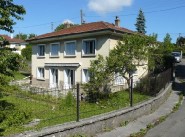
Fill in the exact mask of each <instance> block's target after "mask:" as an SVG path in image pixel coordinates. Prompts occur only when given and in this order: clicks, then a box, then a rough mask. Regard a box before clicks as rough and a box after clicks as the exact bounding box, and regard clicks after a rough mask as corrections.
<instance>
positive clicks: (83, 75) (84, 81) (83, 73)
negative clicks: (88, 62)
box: [82, 68, 90, 83]
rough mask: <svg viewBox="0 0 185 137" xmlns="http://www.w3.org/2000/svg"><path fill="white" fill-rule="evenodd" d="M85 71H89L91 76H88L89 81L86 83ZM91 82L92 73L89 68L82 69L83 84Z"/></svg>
mask: <svg viewBox="0 0 185 137" xmlns="http://www.w3.org/2000/svg"><path fill="white" fill-rule="evenodd" d="M84 70H87V72H88V74H89V76H88V81H86V75H85V72H84ZM84 78H85V79H84ZM89 81H90V72H89V70H88V68H83V69H82V83H88V82H89Z"/></svg>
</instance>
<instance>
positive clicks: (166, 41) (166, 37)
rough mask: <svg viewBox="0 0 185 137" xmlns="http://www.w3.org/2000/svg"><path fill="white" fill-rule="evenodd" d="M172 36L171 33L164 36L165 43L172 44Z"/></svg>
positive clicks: (166, 44)
mask: <svg viewBox="0 0 185 137" xmlns="http://www.w3.org/2000/svg"><path fill="white" fill-rule="evenodd" d="M171 40H172V38H171V36H170V34H169V33H166V36H165V37H164V40H163V43H164V45H165V46H170V45H171V44H172V43H171Z"/></svg>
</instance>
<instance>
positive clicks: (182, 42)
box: [176, 36, 185, 47]
mask: <svg viewBox="0 0 185 137" xmlns="http://www.w3.org/2000/svg"><path fill="white" fill-rule="evenodd" d="M176 44H177V46H180V47H182V46H185V37H182V36H180V37H178V38H177V41H176Z"/></svg>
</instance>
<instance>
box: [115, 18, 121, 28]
mask: <svg viewBox="0 0 185 137" xmlns="http://www.w3.org/2000/svg"><path fill="white" fill-rule="evenodd" d="M115 26H117V27H120V19H119V17H118V16H116V19H115Z"/></svg>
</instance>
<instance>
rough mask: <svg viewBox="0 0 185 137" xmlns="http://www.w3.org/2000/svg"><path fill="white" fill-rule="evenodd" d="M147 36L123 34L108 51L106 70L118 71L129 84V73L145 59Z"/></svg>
mask: <svg viewBox="0 0 185 137" xmlns="http://www.w3.org/2000/svg"><path fill="white" fill-rule="evenodd" d="M147 45H148V41H147V37H146V36H141V35H139V34H133V35H127V34H125V35H124V36H123V38H122V40H120V41H118V43H117V45H116V47H115V48H114V49H113V50H111V51H110V54H109V57H107V64H108V70H109V71H110V72H111V73H112V75H113V74H114V73H119V75H121V76H122V77H123V78H125V79H126V81H127V84H128V86H129V85H130V76H129V74H131V73H133V72H134V71H136V69H137V66H139V65H141V64H142V62H143V61H144V62H146V59H147Z"/></svg>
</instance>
